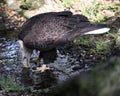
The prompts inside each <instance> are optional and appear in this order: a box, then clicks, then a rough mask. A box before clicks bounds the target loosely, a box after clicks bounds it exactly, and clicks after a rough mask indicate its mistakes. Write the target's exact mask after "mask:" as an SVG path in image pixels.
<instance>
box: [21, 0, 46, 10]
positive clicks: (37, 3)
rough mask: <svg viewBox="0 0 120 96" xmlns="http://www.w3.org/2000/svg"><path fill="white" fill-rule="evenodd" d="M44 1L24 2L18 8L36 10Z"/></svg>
mask: <svg viewBox="0 0 120 96" xmlns="http://www.w3.org/2000/svg"><path fill="white" fill-rule="evenodd" d="M44 3H45V0H34V1H33V0H24V2H23V4H22V5H21V6H20V7H21V8H22V9H37V8H40V7H41V6H43V5H44Z"/></svg>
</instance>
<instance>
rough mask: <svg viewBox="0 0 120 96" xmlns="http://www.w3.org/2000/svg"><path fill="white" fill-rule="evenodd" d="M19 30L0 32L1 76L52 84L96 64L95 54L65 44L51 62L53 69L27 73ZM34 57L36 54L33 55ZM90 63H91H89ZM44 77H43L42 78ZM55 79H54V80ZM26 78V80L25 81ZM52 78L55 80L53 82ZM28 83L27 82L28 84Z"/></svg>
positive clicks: (22, 82)
mask: <svg viewBox="0 0 120 96" xmlns="http://www.w3.org/2000/svg"><path fill="white" fill-rule="evenodd" d="M17 35H18V32H17V31H6V32H3V31H1V32H0V76H1V78H7V77H10V76H12V77H14V81H15V82H17V83H20V84H23V85H27V86H28V85H29V83H28V81H30V85H31V80H32V81H33V85H35V84H36V85H37V86H38V85H40V84H41V83H42V84H43V82H44V83H46V81H44V80H46V79H47V83H51V84H47V86H48V87H49V86H52V84H53V85H55V84H56V82H57V83H59V82H63V81H65V80H66V79H68V78H70V77H72V76H74V75H77V74H79V73H80V72H81V71H85V70H89V69H90V67H91V66H93V65H94V62H95V60H93V58H94V56H92V55H91V54H87V57H86V55H85V52H83V50H82V48H81V47H80V46H77V45H72V46H70V47H68V46H67V47H66V46H64V47H63V48H61V49H59V50H57V55H58V57H57V59H56V60H55V61H54V62H53V63H49V64H48V65H47V66H49V67H50V68H51V69H52V71H47V72H45V73H44V74H43V73H40V72H37V71H35V70H32V68H31V69H29V71H26V72H29V73H26V72H24V71H23V69H22V64H21V56H20V50H19V44H18V42H17ZM34 55H35V54H34ZM33 57H34V56H33ZM85 58H87V60H86V59H85ZM88 62H89V63H90V64H89V63H88ZM28 75H30V76H28ZM41 78H42V79H41ZM53 79H54V80H53ZM25 80H26V81H25ZM51 80H52V81H53V82H51ZM26 83H27V84H26Z"/></svg>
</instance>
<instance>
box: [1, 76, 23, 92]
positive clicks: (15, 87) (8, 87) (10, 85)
mask: <svg viewBox="0 0 120 96" xmlns="http://www.w3.org/2000/svg"><path fill="white" fill-rule="evenodd" d="M0 86H2V88H3V90H4V91H5V92H10V91H21V90H23V86H21V85H19V84H17V83H15V82H14V78H12V77H8V78H6V79H5V78H4V79H2V80H0Z"/></svg>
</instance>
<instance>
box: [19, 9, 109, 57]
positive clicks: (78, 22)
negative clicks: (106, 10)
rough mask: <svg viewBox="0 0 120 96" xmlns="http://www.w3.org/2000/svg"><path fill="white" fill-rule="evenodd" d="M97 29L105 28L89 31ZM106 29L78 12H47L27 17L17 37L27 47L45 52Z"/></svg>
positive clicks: (106, 29)
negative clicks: (92, 22) (74, 13)
mask: <svg viewBox="0 0 120 96" xmlns="http://www.w3.org/2000/svg"><path fill="white" fill-rule="evenodd" d="M98 29H105V30H102V31H101V30H100V31H101V32H98V31H97V32H96V33H95V32H93V33H91V32H92V31H94V30H98ZM108 30H109V29H108V28H105V27H104V26H101V25H93V24H91V23H90V22H89V20H88V18H87V17H85V16H83V15H79V14H76V15H73V14H72V12H70V11H63V12H49V13H43V14H39V15H36V16H33V17H32V18H30V19H28V20H27V21H26V22H25V23H24V24H23V26H22V28H21V31H20V33H19V36H18V38H19V40H21V41H22V42H23V45H24V47H26V48H27V49H31V50H33V49H36V50H39V51H41V52H42V53H44V52H45V53H46V52H49V50H52V49H55V48H56V47H57V46H62V45H63V44H66V43H68V42H69V41H72V40H74V39H75V38H76V37H78V36H81V35H85V34H101V33H104V32H106V31H108ZM23 57H24V56H23ZM26 57H27V56H26Z"/></svg>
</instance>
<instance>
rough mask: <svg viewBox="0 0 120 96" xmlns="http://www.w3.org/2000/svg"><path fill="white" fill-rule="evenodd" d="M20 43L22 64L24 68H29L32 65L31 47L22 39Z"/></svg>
mask: <svg viewBox="0 0 120 96" xmlns="http://www.w3.org/2000/svg"><path fill="white" fill-rule="evenodd" d="M18 42H19V45H20V50H21V54H22V64H23V67H24V68H29V67H30V57H31V55H32V51H33V50H31V49H29V48H27V47H26V46H25V45H24V43H23V41H22V40H19V41H18Z"/></svg>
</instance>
